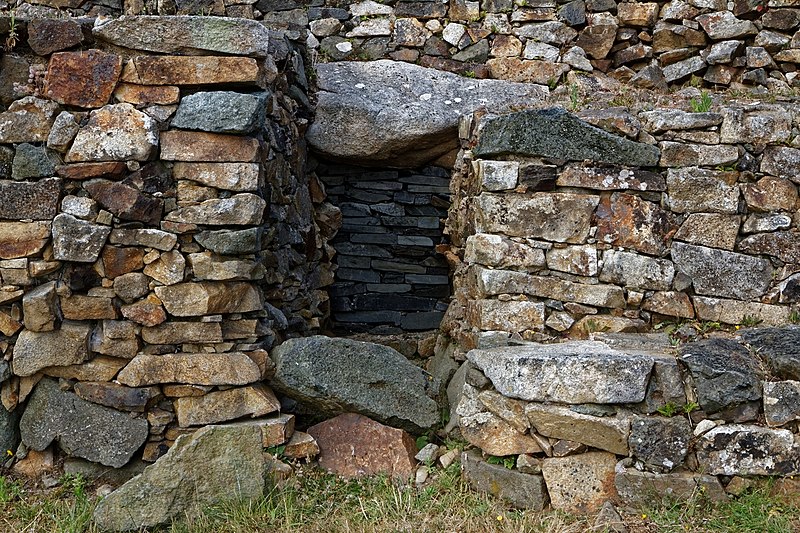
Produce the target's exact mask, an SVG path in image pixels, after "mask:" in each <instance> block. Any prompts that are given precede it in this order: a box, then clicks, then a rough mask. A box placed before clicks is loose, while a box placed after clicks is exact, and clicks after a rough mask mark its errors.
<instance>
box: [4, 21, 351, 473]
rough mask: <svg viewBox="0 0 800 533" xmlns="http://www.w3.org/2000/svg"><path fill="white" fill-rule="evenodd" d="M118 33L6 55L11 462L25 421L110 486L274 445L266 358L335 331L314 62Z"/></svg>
mask: <svg viewBox="0 0 800 533" xmlns="http://www.w3.org/2000/svg"><path fill="white" fill-rule="evenodd" d="M118 23H119V22H118V21H113V20H112V21H101V20H99V19H98V20H97V21H92V20H90V19H70V18H60V19H35V20H32V21H29V23H28V24H27V28H26V37H27V44H28V45H30V46H26V43H24V42H20V43H17V44H16V46H14V49H13V51H12V52H9V53H5V54H4V55H3V59H2V61H3V67H2V73H0V77H2V82H0V87H2V91H0V92H1V93H2V94H0V102H1V103H2V106H3V107H2V112H0V286H1V287H2V288H0V333H2V336H0V353H2V355H3V358H2V359H0V381H1V382H2V385H0V397H1V398H2V404H3V409H2V413H3V416H2V417H1V418H2V419H3V424H0V427H2V431H0V436H2V437H3V441H2V446H3V450H7V449H8V450H15V449H16V440H17V435H16V434H15V433H16V432H15V431H14V429H13V428H14V426H15V423H16V421H17V420H18V419H19V425H20V428H21V438H22V442H23V443H24V444H25V446H26V447H27V448H28V449H31V450H44V449H45V448H47V447H48V446H49V445H50V444H51V442H53V441H54V440H56V441H58V442H59V445H60V447H61V448H62V449H63V450H65V451H66V452H67V453H68V454H69V455H71V456H74V457H80V458H84V459H88V460H90V461H93V462H99V463H102V464H105V465H109V466H114V467H121V466H123V465H125V464H126V463H127V462H128V461H129V460H130V459H131V458H132V457H133V456H134V454H135V453H137V452H139V455H137V457H141V455H142V454H143V457H144V459H145V460H146V461H154V460H155V459H156V458H158V457H159V456H160V455H162V454H163V453H164V452H165V451H166V450H167V449H168V448H169V446H171V444H172V443H173V442H174V441H175V439H176V438H177V437H178V436H180V435H182V434H186V433H191V432H193V431H195V430H196V429H197V428H198V427H199V426H203V425H207V424H214V423H219V422H223V421H227V420H232V419H236V418H241V417H252V418H256V417H257V418H258V422H257V424H258V425H260V426H261V427H262V428H263V430H264V439H265V440H264V442H265V446H271V445H277V444H280V443H282V442H284V441H285V440H286V439H288V437H289V436H290V435H291V432H292V428H293V417H292V416H291V415H281V416H278V411H279V408H280V404H279V402H278V400H277V398H276V397H275V395H274V394H273V392H272V391H271V390H270V388H269V387H267V386H266V385H265V384H264V383H263V381H264V380H265V379H267V378H269V377H271V375H272V372H273V369H274V365H272V364H271V361H270V359H269V357H268V350H269V349H270V348H271V347H272V346H273V345H274V344H276V343H278V342H280V341H281V340H282V339H283V338H285V337H287V336H298V335H304V334H308V332H311V331H314V330H316V329H317V328H319V326H320V321H321V320H325V319H326V317H327V291H326V289H325V287H326V286H327V285H329V284H330V283H331V282H332V281H333V274H332V267H331V265H330V260H329V257H330V255H332V253H333V251H332V250H331V249H329V247H328V245H327V241H328V240H329V239H330V238H331V237H332V236H333V234H334V233H335V231H336V228H337V226H338V223H339V218H338V209H336V208H334V207H333V206H330V205H329V204H324V203H323V199H322V198H318V197H317V198H315V199H313V200H312V197H311V192H310V189H309V182H308V176H307V172H306V153H305V144H304V141H303V133H304V127H305V124H307V122H308V120H307V118H304V117H308V116H310V115H309V109H308V108H307V107H306V106H307V104H308V100H307V99H306V98H305V92H306V90H307V88H308V87H307V84H306V83H307V82H306V78H305V72H304V69H303V67H302V64H303V62H302V59H301V58H300V56H299V54H298V52H297V51H296V50H295V49H294V47H293V46H292V45H291V43H290V42H289V41H288V40H286V39H285V37H284V36H283V35H281V34H280V33H272V34H271V33H270V31H269V30H267V29H266V28H265V27H264V26H263V25H261V24H257V23H254V22H253V21H251V20H244V19H233V18H230V19H223V18H215V17H181V18H174V17H172V18H171V17H160V18H154V17H140V18H129V19H127V20H126V21H124V25H125V30H124V32H123V34H117V33H115V30H114V26H115V24H118ZM119 24H121V23H119ZM137 35H148V36H150V37H152V38H153V39H154V40H153V42H150V43H147V42H142V41H141V40H136V39H134V40H133V41H131V40H129V39H128V37H133V36H137ZM167 37H168V38H167ZM189 52H190V53H191V54H192V55H183V54H184V53H189ZM298 65H299V70H296V68H295V67H297V66H298ZM315 216H316V217H317V218H316V219H315ZM23 408H24V413H23ZM20 415H21V416H20ZM264 416H269V418H266V419H265V418H262V417H264ZM7 419H10V420H11V423H10V424H6V423H5V422H6V421H7ZM109 432H111V434H109ZM141 450H143V451H141Z"/></svg>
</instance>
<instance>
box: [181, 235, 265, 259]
mask: <svg viewBox="0 0 800 533" xmlns="http://www.w3.org/2000/svg"><path fill="white" fill-rule="evenodd" d="M262 234H263V230H262V228H248V229H243V230H238V231H232V230H219V231H201V232H200V233H198V234H197V235H195V237H194V238H195V240H196V241H197V242H198V243H199V244H200V246H202V247H203V248H205V249H206V250H211V251H212V252H216V253H218V254H223V255H237V254H252V253H257V252H259V251H261V237H262Z"/></svg>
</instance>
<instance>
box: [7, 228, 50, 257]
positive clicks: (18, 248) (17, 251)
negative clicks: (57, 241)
mask: <svg viewBox="0 0 800 533" xmlns="http://www.w3.org/2000/svg"><path fill="white" fill-rule="evenodd" d="M49 237H50V224H49V223H48V222H0V259H14V258H17V257H27V256H31V255H34V254H36V253H37V252H39V250H41V249H42V248H44V246H45V245H46V244H47V241H48V239H49Z"/></svg>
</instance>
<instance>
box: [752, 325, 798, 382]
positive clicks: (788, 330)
mask: <svg viewBox="0 0 800 533" xmlns="http://www.w3.org/2000/svg"><path fill="white" fill-rule="evenodd" d="M742 339H743V340H744V341H745V342H746V343H747V344H749V345H750V346H751V347H752V349H753V350H754V351H756V352H757V353H758V354H759V356H761V357H763V358H764V359H765V361H766V363H767V364H768V366H769V369H770V371H771V372H773V373H774V374H775V375H776V376H777V377H779V378H782V379H791V380H800V350H799V349H798V346H800V344H798V342H800V328H798V327H796V326H789V327H783V328H758V329H753V330H749V331H745V332H744V333H743V334H742Z"/></svg>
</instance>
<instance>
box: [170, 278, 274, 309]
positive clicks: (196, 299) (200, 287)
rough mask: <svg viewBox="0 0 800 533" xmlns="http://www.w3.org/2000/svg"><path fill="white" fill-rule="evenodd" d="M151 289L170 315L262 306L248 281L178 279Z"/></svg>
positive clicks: (254, 288) (256, 292)
mask: <svg viewBox="0 0 800 533" xmlns="http://www.w3.org/2000/svg"><path fill="white" fill-rule="evenodd" d="M155 292H156V294H157V295H158V297H159V298H160V299H161V302H162V303H163V304H164V307H165V308H166V309H167V312H168V313H169V314H171V315H174V316H202V315H210V314H219V313H246V312H248V311H259V310H261V308H262V306H261V297H260V295H259V292H258V289H257V288H256V287H255V286H253V285H251V284H250V283H242V282H229V283H222V282H213V281H204V282H200V283H178V284H176V285H169V286H166V287H156V288H155Z"/></svg>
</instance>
